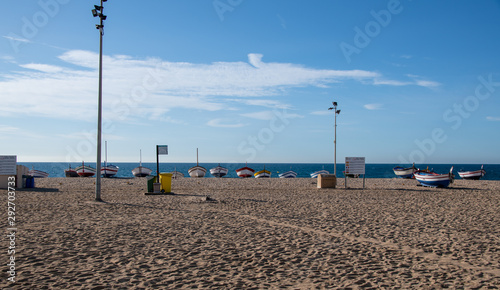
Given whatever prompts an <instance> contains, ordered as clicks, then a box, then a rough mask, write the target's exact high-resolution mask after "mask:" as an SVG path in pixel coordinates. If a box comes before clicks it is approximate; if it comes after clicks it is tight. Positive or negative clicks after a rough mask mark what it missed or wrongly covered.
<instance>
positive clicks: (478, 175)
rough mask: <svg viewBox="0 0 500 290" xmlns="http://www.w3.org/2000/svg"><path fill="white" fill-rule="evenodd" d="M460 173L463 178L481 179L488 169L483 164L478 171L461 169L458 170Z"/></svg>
mask: <svg viewBox="0 0 500 290" xmlns="http://www.w3.org/2000/svg"><path fill="white" fill-rule="evenodd" d="M458 175H459V176H460V178H462V179H472V180H479V179H480V178H481V177H483V176H484V175H486V171H485V170H484V169H483V165H481V170H476V171H463V170H460V171H459V172H458Z"/></svg>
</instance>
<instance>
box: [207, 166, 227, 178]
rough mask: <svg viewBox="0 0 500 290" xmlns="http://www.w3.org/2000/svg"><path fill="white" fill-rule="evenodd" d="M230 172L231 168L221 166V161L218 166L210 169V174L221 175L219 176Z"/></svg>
mask: <svg viewBox="0 0 500 290" xmlns="http://www.w3.org/2000/svg"><path fill="white" fill-rule="evenodd" d="M228 172H229V170H228V169H227V168H224V167H222V166H220V163H219V165H218V166H217V167H214V168H212V169H210V174H212V175H213V176H215V177H219V178H220V177H223V176H226V174H227V173H228Z"/></svg>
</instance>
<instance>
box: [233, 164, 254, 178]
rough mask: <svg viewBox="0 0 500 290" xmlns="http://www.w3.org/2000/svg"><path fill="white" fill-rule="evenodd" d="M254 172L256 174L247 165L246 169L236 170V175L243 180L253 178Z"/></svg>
mask: <svg viewBox="0 0 500 290" xmlns="http://www.w3.org/2000/svg"><path fill="white" fill-rule="evenodd" d="M254 172H255V170H253V169H252V168H250V167H248V166H247V163H245V167H241V168H239V169H236V174H237V175H238V176H239V177H241V178H247V177H252V176H253V173H254Z"/></svg>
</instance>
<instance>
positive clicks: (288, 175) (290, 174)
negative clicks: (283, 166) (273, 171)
mask: <svg viewBox="0 0 500 290" xmlns="http://www.w3.org/2000/svg"><path fill="white" fill-rule="evenodd" d="M278 176H279V178H295V177H297V172H295V171H287V172H284V173H281V174H280V175H278Z"/></svg>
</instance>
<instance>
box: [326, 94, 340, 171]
mask: <svg viewBox="0 0 500 290" xmlns="http://www.w3.org/2000/svg"><path fill="white" fill-rule="evenodd" d="M332 104H333V107H330V108H329V109H328V110H333V112H334V114H335V129H334V131H335V137H334V139H333V175H335V177H337V115H338V114H340V110H337V102H332Z"/></svg>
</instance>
